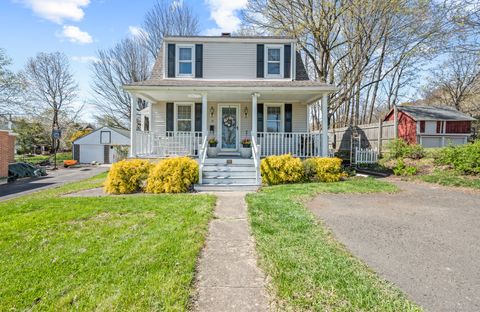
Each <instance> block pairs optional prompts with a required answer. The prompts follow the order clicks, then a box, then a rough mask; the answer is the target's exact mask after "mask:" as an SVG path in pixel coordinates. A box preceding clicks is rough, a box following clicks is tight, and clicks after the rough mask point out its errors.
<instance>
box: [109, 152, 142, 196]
mask: <svg viewBox="0 0 480 312" xmlns="http://www.w3.org/2000/svg"><path fill="white" fill-rule="evenodd" d="M151 168H152V164H151V163H150V162H149V161H148V160H142V159H125V160H122V161H119V162H117V163H114V164H113V165H112V168H110V171H109V172H108V176H107V180H106V181H105V186H104V189H105V192H106V193H108V194H130V193H135V192H139V191H141V190H142V188H143V184H144V182H145V180H146V179H147V177H148V173H149V171H150V169H151Z"/></svg>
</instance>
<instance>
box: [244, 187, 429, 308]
mask: <svg viewBox="0 0 480 312" xmlns="http://www.w3.org/2000/svg"><path fill="white" fill-rule="evenodd" d="M395 191H397V188H396V187H395V186H394V185H392V184H389V183H386V182H382V181H379V180H374V179H349V180H347V181H344V182H336V183H309V184H292V185H281V186H274V187H265V188H263V189H262V191H261V192H259V193H256V194H249V195H248V196H247V202H248V205H249V218H250V222H251V226H252V231H253V234H254V236H255V239H256V243H257V250H258V252H259V256H260V259H259V262H260V265H261V267H262V268H263V269H264V271H265V272H266V274H267V275H269V277H270V278H271V287H272V289H271V292H272V294H273V295H274V296H275V297H276V298H277V305H278V308H279V310H282V311H284V310H288V311H418V310H420V308H418V307H417V306H415V305H414V304H413V303H411V302H409V301H408V300H407V299H406V298H405V296H404V295H403V294H402V293H401V292H400V291H399V290H397V289H396V288H395V287H393V286H392V285H390V284H389V283H387V282H385V281H383V280H381V279H380V278H379V277H378V276H377V275H376V274H375V273H373V272H372V271H371V270H370V269H369V268H368V267H367V266H366V265H365V264H363V263H362V262H361V261H359V260H357V259H356V258H354V257H353V256H352V255H351V254H349V253H348V251H346V250H345V248H344V247H343V246H342V245H341V244H339V243H338V242H336V241H335V240H334V238H333V237H332V235H331V234H330V233H329V232H328V231H327V230H326V229H325V228H324V227H323V226H322V224H320V223H319V222H318V221H317V220H316V219H315V218H314V216H313V215H312V214H311V213H310V212H309V211H308V210H307V209H306V208H305V206H304V205H303V203H302V200H306V199H308V198H309V197H311V196H313V195H315V194H317V193H320V192H327V193H368V192H395Z"/></svg>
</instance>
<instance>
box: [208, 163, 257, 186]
mask: <svg viewBox="0 0 480 312" xmlns="http://www.w3.org/2000/svg"><path fill="white" fill-rule="evenodd" d="M256 184H257V180H256V170H255V165H254V161H253V159H246V158H207V159H206V160H205V163H204V167H203V171H202V185H214V186H218V187H224V186H256Z"/></svg>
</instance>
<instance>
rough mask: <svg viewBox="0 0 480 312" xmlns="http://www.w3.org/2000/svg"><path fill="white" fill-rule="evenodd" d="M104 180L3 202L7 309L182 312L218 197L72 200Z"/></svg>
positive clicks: (0, 242)
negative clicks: (72, 193) (69, 193)
mask: <svg viewBox="0 0 480 312" xmlns="http://www.w3.org/2000/svg"><path fill="white" fill-rule="evenodd" d="M104 177H105V175H101V176H100V177H96V178H92V179H89V180H86V181H82V182H79V183H74V184H70V185H65V186H62V187H60V188H57V189H53V190H47V191H42V192H38V193H36V194H34V195H30V196H24V197H21V198H18V199H15V200H11V201H6V202H3V203H0V250H1V254H0V285H1V287H0V298H1V300H0V310H1V311H11V310H52V311H53V310H55V311H66V310H80V311H92V310H104V311H112V310H115V311H132V310H137V311H172V310H175V311H182V310H185V309H187V306H188V302H189V298H190V296H191V293H192V289H193V288H192V287H193V286H192V281H193V278H194V274H195V263H196V259H197V256H198V254H199V252H200V249H201V247H202V246H203V243H204V240H205V236H206V233H207V225H208V222H209V220H210V219H211V218H212V211H213V207H214V203H215V199H214V197H213V196H209V195H133V196H115V197H97V198H74V197H70V198H66V197H61V196H59V195H60V194H62V193H65V192H70V191H76V190H80V189H87V188H91V187H95V186H98V185H99V184H101V182H102V181H103V179H104Z"/></svg>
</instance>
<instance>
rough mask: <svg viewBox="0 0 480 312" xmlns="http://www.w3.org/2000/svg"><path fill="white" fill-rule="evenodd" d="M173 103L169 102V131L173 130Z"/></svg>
mask: <svg viewBox="0 0 480 312" xmlns="http://www.w3.org/2000/svg"><path fill="white" fill-rule="evenodd" d="M173 123H174V120H173V103H167V131H173Z"/></svg>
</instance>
